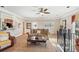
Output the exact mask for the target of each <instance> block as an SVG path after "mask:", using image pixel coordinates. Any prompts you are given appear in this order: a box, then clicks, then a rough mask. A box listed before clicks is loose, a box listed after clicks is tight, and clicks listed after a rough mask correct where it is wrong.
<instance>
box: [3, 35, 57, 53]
mask: <svg viewBox="0 0 79 59" xmlns="http://www.w3.org/2000/svg"><path fill="white" fill-rule="evenodd" d="M26 39H27V35H22V36H19V37H17V38H16V44H15V45H14V46H13V47H11V48H8V49H6V50H4V52H56V48H55V47H54V46H52V44H51V43H50V42H49V40H48V41H47V47H44V46H38V45H37V46H35V45H32V46H28V47H27V40H26Z"/></svg>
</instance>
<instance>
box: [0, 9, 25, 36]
mask: <svg viewBox="0 0 79 59" xmlns="http://www.w3.org/2000/svg"><path fill="white" fill-rule="evenodd" d="M0 11H1V23H2V22H4V19H6V18H9V19H12V20H13V27H14V30H11V31H10V30H7V31H10V32H13V35H15V36H19V35H22V34H23V22H24V20H23V18H22V17H20V16H18V15H16V14H14V13H12V12H10V11H7V10H5V9H3V8H2V9H0ZM19 23H20V26H19V25H18V24H19ZM18 26H19V27H18ZM1 28H2V24H1Z"/></svg>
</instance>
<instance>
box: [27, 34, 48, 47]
mask: <svg viewBox="0 0 79 59" xmlns="http://www.w3.org/2000/svg"><path fill="white" fill-rule="evenodd" d="M47 40H48V38H47V37H43V36H40V35H30V36H29V37H28V39H27V46H28V43H29V42H30V44H34V45H36V44H37V43H44V44H45V47H46V46H47V44H46V42H47Z"/></svg>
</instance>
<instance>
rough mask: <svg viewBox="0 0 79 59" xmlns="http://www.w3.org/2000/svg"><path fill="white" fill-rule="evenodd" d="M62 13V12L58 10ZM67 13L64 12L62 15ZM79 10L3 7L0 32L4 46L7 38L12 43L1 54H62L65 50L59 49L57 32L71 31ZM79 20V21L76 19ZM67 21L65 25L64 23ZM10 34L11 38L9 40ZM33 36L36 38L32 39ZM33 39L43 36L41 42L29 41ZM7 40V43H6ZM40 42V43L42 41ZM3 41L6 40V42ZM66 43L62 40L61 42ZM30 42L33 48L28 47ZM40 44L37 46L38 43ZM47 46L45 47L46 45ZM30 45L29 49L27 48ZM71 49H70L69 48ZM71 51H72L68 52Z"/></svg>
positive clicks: (3, 46) (76, 8) (0, 16)
mask: <svg viewBox="0 0 79 59" xmlns="http://www.w3.org/2000/svg"><path fill="white" fill-rule="evenodd" d="M58 9H59V10H58ZM62 10H65V12H62ZM78 11H79V9H78V7H70V6H67V7H66V6H53V7H49V6H1V7H0V30H1V34H0V35H3V36H6V37H4V38H3V37H2V39H0V40H1V42H3V41H6V40H7V39H8V38H10V39H11V41H10V40H9V41H7V42H8V43H4V44H3V43H1V44H0V45H1V50H3V49H4V48H5V47H7V46H10V45H12V46H11V47H9V48H7V49H4V50H3V51H5V52H18V51H19V52H22V51H25V52H30V51H31V52H60V51H63V49H62V48H61V47H60V46H59V45H58V44H59V42H58V41H57V31H58V30H59V29H60V27H61V26H62V25H63V27H65V26H66V29H67V30H68V29H71V27H72V21H71V17H72V16H73V15H74V14H75V15H78ZM77 18H78V17H77ZM65 20H66V22H65ZM5 32H8V33H9V34H10V35H9V36H10V37H7V36H8V35H7V33H5ZM32 34H33V35H32ZM31 36H34V37H35V36H36V37H40V36H44V37H42V38H43V39H44V38H45V39H47V40H42V41H40V40H39V41H35V39H34V37H32V39H34V40H27V39H29V38H28V37H31ZM0 37H1V36H0ZM6 38H7V39H6ZM42 38H41V39H42ZM3 39H4V40H3ZM62 41H63V40H62ZM27 42H31V43H32V45H31V46H30V45H28V44H29V43H28V44H27ZM36 42H37V43H36ZM40 42H43V43H45V46H44V44H43V43H40ZM27 45H28V46H27ZM69 48H70V47H69ZM67 51H70V50H67Z"/></svg>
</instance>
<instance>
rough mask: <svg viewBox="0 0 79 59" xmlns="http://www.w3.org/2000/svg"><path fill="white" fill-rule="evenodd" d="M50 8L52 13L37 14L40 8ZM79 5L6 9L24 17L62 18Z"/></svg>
mask: <svg viewBox="0 0 79 59" xmlns="http://www.w3.org/2000/svg"><path fill="white" fill-rule="evenodd" d="M41 7H43V8H48V11H49V12H50V14H48V15H43V16H41V15H40V14H36V13H38V11H39V8H41ZM78 8H79V7H78V6H72V7H70V8H66V6H6V7H5V9H7V10H9V11H11V12H14V13H16V14H18V15H20V16H23V17H30V18H32V17H47V18H49V17H50V18H52V19H57V18H60V17H61V16H64V15H65V14H67V13H70V12H71V13H72V12H73V11H75V10H77V9H78Z"/></svg>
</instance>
